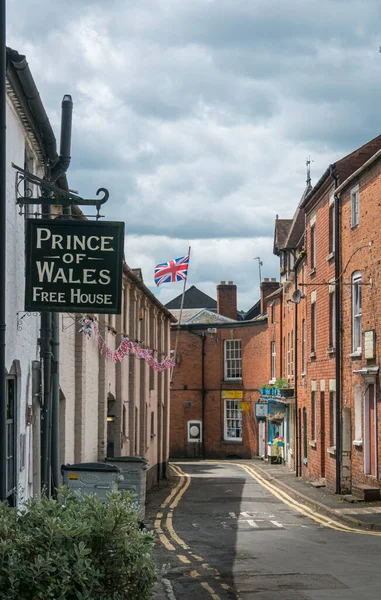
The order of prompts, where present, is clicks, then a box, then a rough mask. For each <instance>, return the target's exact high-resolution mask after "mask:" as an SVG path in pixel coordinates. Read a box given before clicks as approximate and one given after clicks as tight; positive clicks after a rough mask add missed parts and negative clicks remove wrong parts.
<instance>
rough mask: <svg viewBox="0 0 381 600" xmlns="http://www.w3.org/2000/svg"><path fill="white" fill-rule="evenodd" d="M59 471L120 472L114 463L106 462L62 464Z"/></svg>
mask: <svg viewBox="0 0 381 600" xmlns="http://www.w3.org/2000/svg"><path fill="white" fill-rule="evenodd" d="M61 471H107V472H108V473H120V468H119V467H117V466H116V465H110V464H106V463H97V462H89V463H77V464H75V465H62V467H61Z"/></svg>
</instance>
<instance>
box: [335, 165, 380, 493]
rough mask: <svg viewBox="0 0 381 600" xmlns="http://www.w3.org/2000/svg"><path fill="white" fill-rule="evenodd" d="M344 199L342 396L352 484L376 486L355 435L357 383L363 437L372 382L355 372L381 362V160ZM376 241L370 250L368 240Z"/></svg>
mask: <svg viewBox="0 0 381 600" xmlns="http://www.w3.org/2000/svg"><path fill="white" fill-rule="evenodd" d="M357 183H358V184H359V190H360V218H359V225H358V226H357V227H356V228H354V229H352V227H351V202H350V191H351V189H352V188H353V187H354V186H355V185H356V184H357ZM340 202H341V242H342V265H343V268H345V266H346V265H348V266H347V268H346V270H345V273H344V275H343V283H344V285H343V286H342V298H341V299H342V315H343V348H342V357H343V358H342V361H343V380H342V398H343V406H344V407H348V408H349V409H350V410H351V423H352V432H351V438H352V439H351V444H352V461H351V470H352V473H351V475H352V482H353V484H354V485H356V484H368V485H370V486H374V485H375V483H376V482H375V480H374V478H373V477H371V476H369V475H366V474H365V473H364V445H363V446H354V445H353V443H352V442H353V440H354V439H355V403H354V389H355V386H356V385H359V386H360V388H361V398H362V402H361V403H362V415H361V417H362V439H363V443H365V438H364V392H365V390H366V387H367V385H368V383H367V381H365V380H364V378H363V377H362V376H361V375H358V374H355V373H353V371H354V370H357V369H360V368H361V367H369V366H372V365H379V364H380V344H381V317H380V315H381V295H380V283H379V282H380V275H381V267H380V265H381V245H380V222H381V208H380V207H381V163H380V162H379V161H378V162H376V163H375V164H374V165H373V166H372V167H371V168H370V169H368V170H367V171H366V172H364V173H363V174H362V175H361V176H360V178H358V179H357V180H354V181H353V182H351V183H350V185H349V186H348V188H347V189H346V190H344V192H343V194H342V195H341V198H340ZM369 242H372V247H371V249H369V247H368V244H369ZM355 271H361V275H362V281H363V283H364V284H369V283H370V281H372V285H371V286H370V285H363V286H362V332H363V334H362V352H363V354H362V356H361V357H358V358H354V357H351V354H352V323H351V322H352V305H351V296H352V294H351V285H346V284H348V283H351V278H352V274H353V273H354V272H355ZM369 330H375V332H376V359H375V360H368V361H367V360H366V359H365V356H364V332H365V331H369ZM378 381H379V380H378V378H376V388H377V389H376V397H377V403H376V407H377V413H378V414H377V422H378V431H377V440H378V482H379V483H381V473H380V471H381V403H380V401H379V397H380V396H379V394H380V389H379V383H378Z"/></svg>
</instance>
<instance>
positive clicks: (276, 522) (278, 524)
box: [270, 521, 284, 529]
mask: <svg viewBox="0 0 381 600" xmlns="http://www.w3.org/2000/svg"><path fill="white" fill-rule="evenodd" d="M270 523H272V524H273V525H275V527H279V528H280V529H284V527H283V525H282V523H279V522H278V521H270Z"/></svg>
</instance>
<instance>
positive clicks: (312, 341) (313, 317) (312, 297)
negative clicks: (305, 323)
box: [311, 292, 316, 354]
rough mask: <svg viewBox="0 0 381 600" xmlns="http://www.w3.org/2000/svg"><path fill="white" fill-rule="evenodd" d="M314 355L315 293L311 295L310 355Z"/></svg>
mask: <svg viewBox="0 0 381 600" xmlns="http://www.w3.org/2000/svg"><path fill="white" fill-rule="evenodd" d="M315 353H316V292H312V294H311V354H315Z"/></svg>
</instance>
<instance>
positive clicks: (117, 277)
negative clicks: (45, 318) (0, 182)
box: [25, 219, 124, 314]
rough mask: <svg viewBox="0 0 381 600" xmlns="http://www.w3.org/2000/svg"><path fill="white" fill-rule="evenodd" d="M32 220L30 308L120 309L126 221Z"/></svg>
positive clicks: (27, 297)
mask: <svg viewBox="0 0 381 600" xmlns="http://www.w3.org/2000/svg"><path fill="white" fill-rule="evenodd" d="M26 223H27V225H26V286H25V310H26V311H52V312H81V313H82V312H83V313H85V312H91V313H114V314H115V313H116V314H119V313H120V309H121V295H122V269H123V245H124V223H120V222H113V221H110V222H102V223H98V222H90V221H75V220H60V219H54V220H45V219H28V220H27V222H26Z"/></svg>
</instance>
